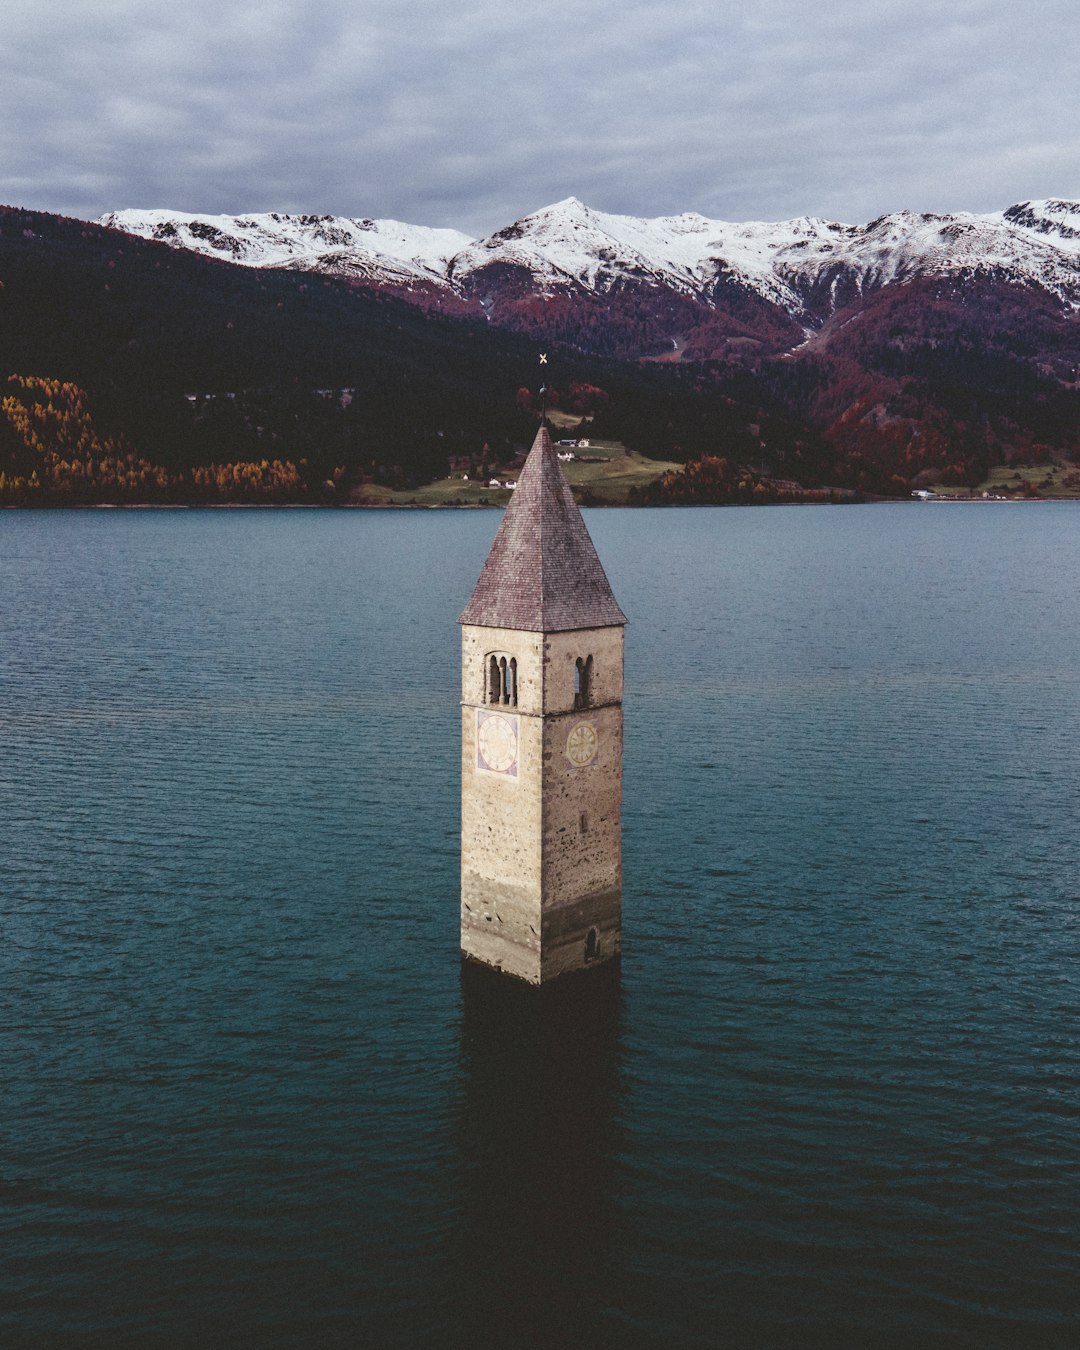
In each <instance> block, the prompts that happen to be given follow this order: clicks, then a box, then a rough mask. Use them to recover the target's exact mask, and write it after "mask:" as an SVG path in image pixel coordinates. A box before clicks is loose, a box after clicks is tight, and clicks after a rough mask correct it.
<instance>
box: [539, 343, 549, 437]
mask: <svg viewBox="0 0 1080 1350" xmlns="http://www.w3.org/2000/svg"><path fill="white" fill-rule="evenodd" d="M547 363H548V359H547V352H541V353H540V364H541V365H542V366H546V365H547ZM546 421H547V385H546V384H542V385H541V386H540V425H541V426H543V425H544V423H545V422H546Z"/></svg>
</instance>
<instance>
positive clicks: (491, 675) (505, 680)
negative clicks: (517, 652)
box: [484, 652, 518, 708]
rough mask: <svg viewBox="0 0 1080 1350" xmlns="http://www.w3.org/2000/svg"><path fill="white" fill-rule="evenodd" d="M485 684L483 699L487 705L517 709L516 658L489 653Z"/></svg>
mask: <svg viewBox="0 0 1080 1350" xmlns="http://www.w3.org/2000/svg"><path fill="white" fill-rule="evenodd" d="M486 661H487V665H486V670H487V684H486V687H485V691H484V699H485V702H487V703H502V704H510V705H511V706H512V707H515V708H516V707H517V701H518V678H517V657H516V656H502V655H500V653H498V652H489V653H488V656H487V658H486Z"/></svg>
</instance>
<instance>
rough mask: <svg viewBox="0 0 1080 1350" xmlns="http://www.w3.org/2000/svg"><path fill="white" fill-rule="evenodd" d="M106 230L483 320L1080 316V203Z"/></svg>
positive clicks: (125, 218) (584, 210)
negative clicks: (995, 290) (973, 289)
mask: <svg viewBox="0 0 1080 1350" xmlns="http://www.w3.org/2000/svg"><path fill="white" fill-rule="evenodd" d="M100 223H101V224H104V225H107V226H111V227H112V228H117V229H122V230H124V231H126V232H127V233H131V234H134V235H137V236H139V237H142V238H147V239H157V240H159V241H161V242H165V243H168V244H171V245H172V246H173V247H184V248H188V249H191V250H193V251H195V252H201V253H204V254H206V255H208V256H211V257H219V258H226V259H227V260H229V261H232V262H237V263H240V264H241V265H244V266H250V267H269V268H276V267H288V268H293V269H300V270H308V271H314V272H322V273H326V274H330V275H336V276H341V277H344V278H346V279H352V280H354V281H357V282H359V283H361V284H371V285H378V286H385V287H388V288H391V289H394V290H396V291H398V292H400V293H402V294H403V295H404V296H405V297H406V298H408V296H409V294H410V292H412V293H413V294H414V295H415V294H416V293H418V292H419V293H420V295H421V296H423V295H428V296H431V297H439V296H441V297H442V298H443V299H444V300H451V299H452V300H453V301H456V302H457V303H458V304H460V305H463V306H465V307H466V308H469V309H472V310H473V311H474V312H476V313H477V314H483V315H485V316H486V317H487V318H489V319H491V318H493V317H495V316H496V315H497V313H498V308H499V303H500V301H503V302H505V300H506V298H507V296H508V295H512V296H513V297H514V299H515V300H517V301H520V300H521V299H522V298H524V297H525V296H530V297H534V298H543V299H551V298H556V297H560V296H567V295H576V296H594V297H598V298H599V297H605V296H609V295H612V294H618V293H621V292H624V291H627V290H631V291H638V292H640V291H650V290H651V291H655V292H666V293H669V294H671V295H673V296H676V297H679V298H681V299H686V300H690V301H692V302H694V303H695V304H700V305H703V306H704V307H705V308H706V309H714V308H719V307H722V305H723V302H724V301H725V300H726V299H727V297H728V294H729V292H730V290H731V288H732V287H733V286H734V287H736V288H739V289H742V290H743V291H745V292H747V293H749V294H752V295H754V296H756V297H757V298H758V299H759V300H761V301H763V302H765V303H766V304H768V305H770V306H773V307H775V308H776V309H778V310H780V311H782V312H783V313H784V314H785V315H786V316H787V317H788V318H789V319H791V320H794V321H795V322H796V323H797V324H799V326H800V327H802V328H803V329H804V330H805V331H806V333H807V334H809V333H812V332H813V331H814V330H816V329H817V328H820V326H821V325H822V324H823V323H824V322H825V321H826V320H827V319H828V318H829V317H830V316H831V315H832V314H834V313H836V312H837V310H839V309H842V308H843V307H844V305H845V304H847V303H849V302H850V301H851V300H852V299H854V298H856V297H858V296H861V295H863V294H865V293H866V292H867V291H870V290H876V289H880V288H881V287H883V286H888V285H894V284H903V283H905V282H907V281H911V280H913V279H915V278H918V277H935V276H936V277H943V278H949V277H964V276H984V277H988V278H993V279H1005V280H1008V281H1010V282H1012V283H1014V284H1021V285H1028V286H1035V287H1038V288H1039V289H1041V290H1043V291H1046V292H1047V293H1048V294H1050V295H1052V296H1054V297H1055V298H1056V299H1058V300H1059V301H1060V302H1061V303H1062V304H1064V305H1066V306H1068V307H1070V308H1080V202H1077V201H1072V200H1068V199H1065V198H1047V199H1044V200H1032V201H1025V202H1020V203H1015V204H1013V205H1011V206H1008V207H1006V208H1005V209H1004V210H1001V211H995V212H988V213H982V214H977V213H973V212H948V213H933V212H914V211H895V212H890V213H888V214H886V215H882V216H879V217H877V218H876V219H875V220H872V221H869V222H867V223H866V224H863V225H851V224H846V223H843V222H839V221H827V220H822V219H820V218H817V217H813V216H802V217H796V218H794V219H792V220H787V221H777V222H764V221H744V222H730V221H722V220H711V219H709V218H707V217H705V216H702V215H700V214H698V213H696V212H685V213H683V214H681V215H676V216H660V217H654V218H646V217H635V216H624V215H616V214H613V213H609V212H602V211H596V210H594V209H592V208H591V207H588V206H586V205H585V204H584V203H582V202H581V201H579V200H578V199H577V198H576V197H567V198H565V199H564V200H562V201H560V202H556V203H554V204H553V205H551V206H548V207H544V208H542V209H541V210H539V211H536V212H532V213H530V214H529V215H526V216H523V217H521V218H520V219H518V220H516V221H514V222H512V223H511V224H509V225H507V226H504V227H503V228H502V229H500V230H497V231H495V232H494V233H493V234H491V235H488V236H486V237H485V238H482V239H477V240H470V239H469V237H468V236H467V235H465V234H464V233H463V232H461V231H456V230H451V229H436V228H432V227H427V226H414V225H407V224H404V223H402V222H399V221H392V220H372V219H367V218H347V217H339V216H327V215H323V216H315V215H290V214H288V213H281V212H269V213H261V214H260V213H247V214H244V215H238V216H221V215H217V216H207V215H198V214H196V213H190V212H176V211H166V210H154V211H137V210H131V209H128V210H123V211H113V212H110V213H108V214H107V215H105V216H103V217H101V220H100Z"/></svg>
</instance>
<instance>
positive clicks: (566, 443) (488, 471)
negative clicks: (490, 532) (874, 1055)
mask: <svg viewBox="0 0 1080 1350" xmlns="http://www.w3.org/2000/svg"><path fill="white" fill-rule="evenodd" d="M589 444H590V443H589V440H588V439H587V438H585V439H581V440H561V441H557V442H556V445H557V447H558V449H557V451H556V453H557V454H558V457H559V459H560V461H561V462H562V463H564V464H569V463H572V462H573V461H574V460H576V461H577V462H578V463H579V464H606V463H607V462H608V460H609V456H607V455H581V454H578V451H579V450H588V449H589ZM487 450H488V447H487V446H486V445H485V446H484V449H483V451H481V453H480V454H479V455H458V456H455V457H453V458H451V460H450V475H449V476H450V477H451V478H460V479H461V481H462V482H463V483H475V484H477V485H478V486H479V487H481V488H491V489H495V488H499V489H502V490H505V489H506V488H509V489H510V490H511V491H513V489H514V488H516V487H517V478H516V477H506V478H500V477H499V476H498V474H497V473H496V472H495V470H494V469H493V467H492V465H491V464H490V463H489V461H488V460H486V459H485V458H484V455H485V454H486V453H487ZM526 453H527V452H526V451H524V450H521V451H519V452H518V454H516V455H515V456H514V463H513V467H512V468H511V469H510V470H509V472H510V473H511V474H515V473H516V472H517V471H518V470H520V468H521V466H522V465H523V464H524V463H525V457H526ZM503 472H506V470H505V469H504V470H503Z"/></svg>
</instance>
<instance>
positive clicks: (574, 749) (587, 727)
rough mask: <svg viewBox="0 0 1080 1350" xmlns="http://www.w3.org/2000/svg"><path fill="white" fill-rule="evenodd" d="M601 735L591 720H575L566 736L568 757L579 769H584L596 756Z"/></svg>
mask: <svg viewBox="0 0 1080 1350" xmlns="http://www.w3.org/2000/svg"><path fill="white" fill-rule="evenodd" d="M598 744H599V737H598V736H597V734H596V728H595V727H594V726H593V724H592V723H591V722H575V723H574V725H573V726H572V727H571V728H570V731H569V732H568V734H567V737H566V758H567V759H568V760H569V761H570V763H571V764H573V765H574V767H575V768H577V769H583V768H584V767H585V765H586V764H591V763H592V762H593V760H594V759H595V758H596V747H597V745H598Z"/></svg>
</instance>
